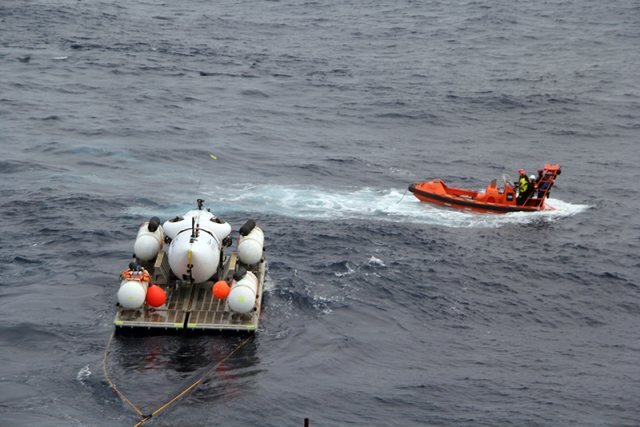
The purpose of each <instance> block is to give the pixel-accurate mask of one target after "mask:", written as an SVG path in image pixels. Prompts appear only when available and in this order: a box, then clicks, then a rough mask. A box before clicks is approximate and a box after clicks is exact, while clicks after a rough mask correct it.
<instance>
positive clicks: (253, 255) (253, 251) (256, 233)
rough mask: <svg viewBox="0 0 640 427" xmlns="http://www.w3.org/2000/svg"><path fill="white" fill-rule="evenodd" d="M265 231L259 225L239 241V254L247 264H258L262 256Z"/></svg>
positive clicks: (241, 259)
mask: <svg viewBox="0 0 640 427" xmlns="http://www.w3.org/2000/svg"><path fill="white" fill-rule="evenodd" d="M263 248H264V232H263V231H262V230H261V229H260V227H258V226H257V225H256V226H255V227H254V228H253V229H252V230H251V232H250V233H249V234H247V235H246V236H242V237H241V238H240V241H239V242H238V256H239V257H240V261H242V262H243V263H245V264H248V265H252V264H256V263H257V262H258V261H260V259H261V258H262V250H263Z"/></svg>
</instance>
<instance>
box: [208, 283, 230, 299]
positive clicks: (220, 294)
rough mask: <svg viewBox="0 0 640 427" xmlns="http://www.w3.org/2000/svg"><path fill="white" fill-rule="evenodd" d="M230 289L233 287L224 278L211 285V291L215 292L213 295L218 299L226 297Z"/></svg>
mask: <svg viewBox="0 0 640 427" xmlns="http://www.w3.org/2000/svg"><path fill="white" fill-rule="evenodd" d="M230 291H231V288H230V287H229V284H228V283H227V282H225V281H224V280H220V281H218V282H216V283H215V284H214V285H213V286H212V287H211V292H213V296H214V297H216V298H218V299H225V298H226V297H228V296H229V292H230Z"/></svg>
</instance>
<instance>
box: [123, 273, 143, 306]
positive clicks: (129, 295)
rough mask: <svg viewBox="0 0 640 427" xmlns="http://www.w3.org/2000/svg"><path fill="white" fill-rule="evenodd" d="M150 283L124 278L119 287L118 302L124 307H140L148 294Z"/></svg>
mask: <svg viewBox="0 0 640 427" xmlns="http://www.w3.org/2000/svg"><path fill="white" fill-rule="evenodd" d="M148 286H149V283H147V282H139V281H137V280H126V279H125V280H123V281H122V282H120V289H118V303H120V305H121V306H122V307H124V308H130V309H134V308H140V307H142V304H144V300H145V298H146V296H147V287H148Z"/></svg>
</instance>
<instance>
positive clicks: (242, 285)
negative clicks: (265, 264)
mask: <svg viewBox="0 0 640 427" xmlns="http://www.w3.org/2000/svg"><path fill="white" fill-rule="evenodd" d="M257 292H258V278H257V277H256V275H255V274H253V273H252V272H250V271H247V274H246V275H245V276H244V277H243V278H242V279H240V280H238V281H237V282H234V283H233V285H231V292H229V296H228V297H227V301H228V302H229V308H230V309H231V311H234V312H236V313H248V312H250V311H251V310H253V308H254V307H255V305H256V294H257Z"/></svg>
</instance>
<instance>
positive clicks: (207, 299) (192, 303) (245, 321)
mask: <svg viewBox="0 0 640 427" xmlns="http://www.w3.org/2000/svg"><path fill="white" fill-rule="evenodd" d="M165 260H166V256H164V252H161V253H160V254H159V255H158V262H156V263H155V266H154V271H153V272H151V274H152V277H154V278H160V277H166V278H168V279H167V282H168V283H167V284H166V285H163V284H159V283H158V284H159V285H161V286H162V287H163V288H164V289H165V291H166V292H167V303H166V304H165V305H164V306H162V307H159V308H155V309H154V308H148V307H146V306H144V307H142V308H140V309H136V310H129V309H123V308H119V309H118V312H117V314H116V318H115V320H114V324H115V325H116V327H118V328H119V329H125V328H135V329H152V328H153V329H157V328H161V329H173V330H182V329H188V330H220V331H222V330H232V331H255V330H256V329H257V327H258V323H259V321H260V313H261V311H262V290H263V285H264V279H265V275H266V261H265V259H264V257H263V259H262V260H260V262H259V263H258V264H257V265H255V266H246V265H243V267H244V268H246V269H247V270H250V271H252V272H253V273H254V274H255V275H256V277H257V278H258V292H257V294H256V309H255V310H254V311H252V312H251V313H247V314H240V313H234V312H232V311H230V310H229V306H228V304H227V300H226V299H224V300H219V299H217V298H215V297H214V296H213V294H212V293H211V286H212V285H213V282H211V281H208V282H204V283H200V284H194V285H190V284H188V283H183V282H180V281H176V279H175V278H171V275H170V273H168V272H167V271H166V270H165V269H166V268H168V265H167V263H166V261H165ZM225 261H226V262H225V263H224V265H223V268H222V269H221V273H222V274H221V277H222V278H224V279H225V280H227V282H228V283H230V282H231V280H230V279H231V278H232V276H233V273H234V272H235V269H236V264H237V253H235V252H234V253H232V254H231V256H230V257H228V258H227V259H226V260H225ZM159 269H161V271H158V270H159Z"/></svg>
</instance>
